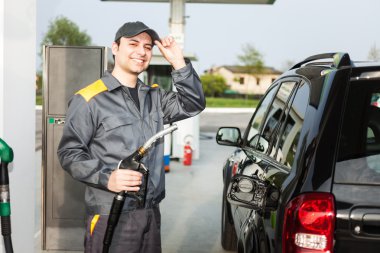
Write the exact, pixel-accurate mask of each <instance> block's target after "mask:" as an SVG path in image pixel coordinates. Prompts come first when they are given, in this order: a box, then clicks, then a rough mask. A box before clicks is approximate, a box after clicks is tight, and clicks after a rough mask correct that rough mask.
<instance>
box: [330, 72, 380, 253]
mask: <svg viewBox="0 0 380 253" xmlns="http://www.w3.org/2000/svg"><path fill="white" fill-rule="evenodd" d="M377 71H378V73H380V72H379V70H377ZM363 77H364V76H363V75H362V74H361V75H358V76H357V77H356V78H353V79H351V82H350V84H349V90H348V96H347V101H346V108H345V112H344V117H343V122H342V126H341V135H340V141H339V153H338V157H337V162H336V165H335V173H334V183H333V188H332V193H333V194H334V196H335V200H336V229H335V245H334V252H339V253H340V252H345V253H350V252H360V253H369V252H380V107H379V106H378V105H377V104H375V103H373V101H374V100H375V97H376V96H377V95H378V94H379V93H380V78H365V77H364V78H363Z"/></svg>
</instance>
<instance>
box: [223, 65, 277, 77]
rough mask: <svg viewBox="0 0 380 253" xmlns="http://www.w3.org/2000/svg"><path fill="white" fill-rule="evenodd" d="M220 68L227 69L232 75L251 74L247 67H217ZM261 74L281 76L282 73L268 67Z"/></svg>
mask: <svg viewBox="0 0 380 253" xmlns="http://www.w3.org/2000/svg"><path fill="white" fill-rule="evenodd" d="M219 68H225V69H227V70H229V71H231V72H232V73H235V74H236V73H240V74H249V73H247V69H246V66H239V65H223V66H219V67H217V69H219ZM261 74H273V75H281V74H282V72H281V71H279V70H276V69H275V68H272V67H266V66H264V69H263V72H262V73H261Z"/></svg>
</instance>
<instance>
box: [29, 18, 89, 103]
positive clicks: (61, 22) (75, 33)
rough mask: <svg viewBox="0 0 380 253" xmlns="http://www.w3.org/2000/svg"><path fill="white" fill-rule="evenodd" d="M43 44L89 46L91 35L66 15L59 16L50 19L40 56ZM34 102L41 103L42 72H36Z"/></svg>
mask: <svg viewBox="0 0 380 253" xmlns="http://www.w3.org/2000/svg"><path fill="white" fill-rule="evenodd" d="M43 45H58V46H89V45H91V37H90V36H89V35H87V33H86V32H85V31H80V29H79V27H78V26H77V25H76V24H75V23H74V22H72V21H71V20H69V19H68V18H66V17H63V16H60V17H57V18H55V19H54V20H53V21H50V23H49V27H48V31H47V33H46V34H45V35H44V38H43V40H42V42H41V47H40V48H41V51H40V57H42V50H43ZM36 103H37V104H42V73H41V71H38V72H37V73H36Z"/></svg>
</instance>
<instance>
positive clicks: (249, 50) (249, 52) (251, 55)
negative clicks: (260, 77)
mask: <svg viewBox="0 0 380 253" xmlns="http://www.w3.org/2000/svg"><path fill="white" fill-rule="evenodd" d="M242 51H243V53H242V54H241V55H238V56H237V57H238V59H239V61H240V62H241V63H242V65H243V66H244V67H245V70H246V72H247V73H249V74H252V75H256V74H260V73H262V72H263V71H264V57H263V55H262V54H261V53H260V52H259V51H258V50H257V49H256V48H255V47H254V46H253V45H251V44H244V45H243V46H242Z"/></svg>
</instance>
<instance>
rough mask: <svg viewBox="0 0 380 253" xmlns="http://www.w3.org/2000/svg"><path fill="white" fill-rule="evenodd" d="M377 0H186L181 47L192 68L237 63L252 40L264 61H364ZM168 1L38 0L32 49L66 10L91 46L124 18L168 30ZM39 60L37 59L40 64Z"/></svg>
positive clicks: (277, 64)
mask: <svg viewBox="0 0 380 253" xmlns="http://www.w3.org/2000/svg"><path fill="white" fill-rule="evenodd" d="M379 10H380V1H379V0H276V1H275V3H274V4H273V5H247V4H194V3H188V4H186V16H187V18H186V27H185V48H184V51H185V53H191V54H194V55H196V57H197V58H198V62H197V70H198V72H200V73H202V72H203V71H204V70H206V69H208V68H210V67H213V66H221V65H235V64H239V61H238V58H237V56H238V55H239V54H242V46H243V45H245V44H251V45H253V46H254V47H255V48H256V49H257V50H259V51H260V52H261V53H262V54H263V56H264V62H265V65H266V66H269V67H274V68H276V69H278V70H284V68H286V66H287V62H289V61H291V62H294V63H295V62H299V61H301V60H303V59H304V58H306V57H308V56H311V55H313V54H319V53H326V52H337V51H339V52H348V53H349V54H350V56H351V59H353V60H358V61H359V60H367V58H368V53H369V51H370V49H371V47H373V46H374V45H376V47H377V49H380V15H379ZM169 15H170V5H169V3H147V2H145V3H138V2H109V1H108V2H103V1H101V0H37V45H38V48H37V49H36V51H37V52H39V51H40V43H41V41H42V38H43V36H44V34H45V33H46V32H47V30H48V26H49V23H50V22H51V21H53V20H54V19H55V18H56V17H58V16H65V17H67V18H68V19H70V20H71V21H73V22H74V23H76V24H77V25H78V26H79V27H80V30H82V31H85V32H86V33H87V34H88V35H90V37H91V39H92V43H93V45H97V46H108V47H110V46H111V44H112V41H113V38H114V36H115V33H116V30H117V29H118V28H119V27H120V26H121V25H122V24H124V23H125V22H128V21H137V20H139V21H142V22H144V23H145V24H146V25H148V26H149V27H151V28H153V29H154V30H156V31H157V32H158V34H159V35H160V37H164V36H166V35H168V34H169ZM39 65H40V60H38V61H37V68H40V67H39Z"/></svg>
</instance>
